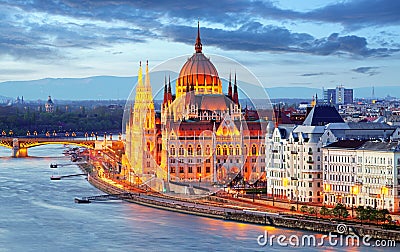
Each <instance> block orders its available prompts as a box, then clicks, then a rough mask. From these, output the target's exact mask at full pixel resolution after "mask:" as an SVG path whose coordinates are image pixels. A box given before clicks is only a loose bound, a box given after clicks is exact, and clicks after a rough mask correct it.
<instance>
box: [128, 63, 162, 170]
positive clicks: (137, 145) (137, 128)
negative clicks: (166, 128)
mask: <svg viewBox="0 0 400 252" xmlns="http://www.w3.org/2000/svg"><path fill="white" fill-rule="evenodd" d="M131 117H132V120H131V122H130V123H131V125H130V127H129V129H130V130H131V133H130V136H131V141H130V144H131V146H130V155H129V156H130V157H129V159H130V160H129V161H130V164H131V168H132V169H133V171H134V172H135V174H137V175H143V174H154V172H155V167H156V164H155V161H154V158H153V157H155V154H156V127H155V112H154V102H153V96H152V91H151V85H150V75H149V65H148V62H147V63H146V79H145V83H144V84H143V74H142V66H141V64H140V67H139V73H138V85H137V87H136V96H135V102H134V106H133V113H132V114H131Z"/></svg>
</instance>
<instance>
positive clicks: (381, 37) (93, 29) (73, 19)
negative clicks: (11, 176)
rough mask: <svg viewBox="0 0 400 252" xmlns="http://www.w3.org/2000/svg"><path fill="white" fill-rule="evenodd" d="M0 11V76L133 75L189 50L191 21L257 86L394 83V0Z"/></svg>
mask: <svg viewBox="0 0 400 252" xmlns="http://www.w3.org/2000/svg"><path fill="white" fill-rule="evenodd" d="M0 10H1V11H0V34H1V36H0V82H2V81H8V80H32V79H40V78H48V77H53V78H65V77H71V78H72V77H87V76H98V75H112V76H133V75H136V73H137V68H138V62H139V61H140V60H142V61H145V60H149V61H150V66H155V65H157V64H159V63H161V62H163V61H166V60H168V59H169V58H172V57H176V56H182V55H186V54H192V53H193V52H194V46H193V44H194V40H195V37H196V29H197V20H198V19H199V20H200V25H201V35H202V43H203V52H204V53H205V54H211V55H213V54H214V55H222V56H225V57H229V58H232V59H234V60H237V61H238V62H240V63H241V64H243V65H244V66H246V67H247V68H249V69H250V70H251V71H252V72H253V73H254V74H255V75H256V76H257V77H258V78H259V79H260V80H261V82H262V83H263V85H264V86H266V87H274V86H305V87H322V86H324V87H335V86H336V85H337V84H343V85H345V86H346V87H361V86H375V87H378V86H384V85H399V84H400V78H399V76H400V74H399V69H400V68H399V66H400V37H399V36H400V1H397V0H348V1H334V0H324V1H322V0H307V1H297V0H271V1H267V0H265V1H261V0H258V1H246V0H237V1H234V0H204V1H182V0H174V1H162V0H159V1H151V0H136V1H129V0H109V1H106V0H95V1H94V0H93V1H89V0H0ZM183 63H184V62H182V64H183ZM216 67H217V68H218V66H216ZM177 71H179V69H177Z"/></svg>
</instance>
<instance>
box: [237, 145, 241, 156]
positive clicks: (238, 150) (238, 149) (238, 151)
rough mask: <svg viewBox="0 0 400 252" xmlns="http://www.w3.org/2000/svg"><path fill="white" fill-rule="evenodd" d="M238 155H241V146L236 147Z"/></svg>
mask: <svg viewBox="0 0 400 252" xmlns="http://www.w3.org/2000/svg"><path fill="white" fill-rule="evenodd" d="M236 155H240V146H239V145H236Z"/></svg>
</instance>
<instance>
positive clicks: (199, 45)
mask: <svg viewBox="0 0 400 252" xmlns="http://www.w3.org/2000/svg"><path fill="white" fill-rule="evenodd" d="M202 46H203V45H202V44H201V39H200V21H197V38H196V44H194V49H195V50H196V53H201V50H202Z"/></svg>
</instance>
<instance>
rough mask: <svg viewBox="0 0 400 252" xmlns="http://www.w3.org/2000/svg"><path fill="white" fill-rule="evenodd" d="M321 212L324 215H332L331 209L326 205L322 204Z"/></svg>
mask: <svg viewBox="0 0 400 252" xmlns="http://www.w3.org/2000/svg"><path fill="white" fill-rule="evenodd" d="M319 214H320V215H323V216H325V215H330V214H331V211H330V210H329V209H328V208H327V207H326V206H322V207H321V210H319Z"/></svg>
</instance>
